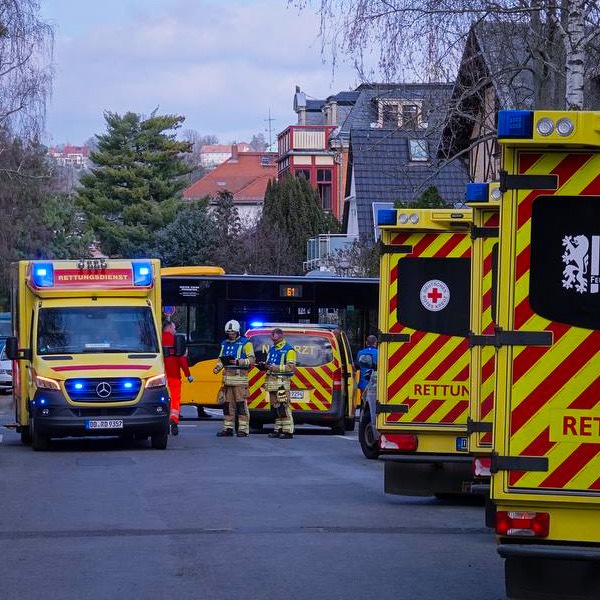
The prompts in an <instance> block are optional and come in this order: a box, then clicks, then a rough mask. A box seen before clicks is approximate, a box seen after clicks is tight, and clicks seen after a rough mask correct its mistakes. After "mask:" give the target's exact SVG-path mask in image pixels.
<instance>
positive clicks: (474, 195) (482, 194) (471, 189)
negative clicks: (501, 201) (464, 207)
mask: <svg viewBox="0 0 600 600" xmlns="http://www.w3.org/2000/svg"><path fill="white" fill-rule="evenodd" d="M489 189H490V186H489V184H488V183H467V191H466V194H465V198H466V201H467V202H487V201H488V198H489Z"/></svg>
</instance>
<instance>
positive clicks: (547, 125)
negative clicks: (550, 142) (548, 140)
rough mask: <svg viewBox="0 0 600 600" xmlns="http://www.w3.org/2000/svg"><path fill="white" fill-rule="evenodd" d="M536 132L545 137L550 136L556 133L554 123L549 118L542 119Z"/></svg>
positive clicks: (537, 125) (536, 127) (537, 124)
mask: <svg viewBox="0 0 600 600" xmlns="http://www.w3.org/2000/svg"><path fill="white" fill-rule="evenodd" d="M535 130H536V131H537V132H538V133H539V134H540V135H543V136H544V137H546V136H548V135H550V134H551V133H552V132H553V131H554V123H553V122H552V119H549V118H548V117H542V118H541V119H540V120H539V121H538V122H537V123H536V124H535Z"/></svg>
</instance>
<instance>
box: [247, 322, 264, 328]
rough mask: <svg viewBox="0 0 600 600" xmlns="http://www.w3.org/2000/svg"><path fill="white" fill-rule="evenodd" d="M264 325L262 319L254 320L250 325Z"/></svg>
mask: <svg viewBox="0 0 600 600" xmlns="http://www.w3.org/2000/svg"><path fill="white" fill-rule="evenodd" d="M262 326H263V322H262V321H252V322H251V323H250V327H262Z"/></svg>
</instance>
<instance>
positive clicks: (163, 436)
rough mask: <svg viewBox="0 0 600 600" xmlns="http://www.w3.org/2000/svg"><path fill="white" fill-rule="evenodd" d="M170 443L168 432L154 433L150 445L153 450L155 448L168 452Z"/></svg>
mask: <svg viewBox="0 0 600 600" xmlns="http://www.w3.org/2000/svg"><path fill="white" fill-rule="evenodd" d="M168 441H169V432H168V430H165V431H162V432H161V433H153V434H152V435H151V436H150V445H151V446H152V448H154V450H166V449H167V443H168Z"/></svg>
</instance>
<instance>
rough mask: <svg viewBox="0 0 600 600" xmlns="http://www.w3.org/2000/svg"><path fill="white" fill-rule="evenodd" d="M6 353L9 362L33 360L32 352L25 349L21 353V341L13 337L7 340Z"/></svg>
mask: <svg viewBox="0 0 600 600" xmlns="http://www.w3.org/2000/svg"><path fill="white" fill-rule="evenodd" d="M4 353H5V354H6V358H8V359H9V360H31V350H30V349H29V348H25V349H23V350H21V351H20V352H19V340H18V339H17V338H16V337H15V336H12V335H11V336H10V337H7V338H6V346H5V348H4Z"/></svg>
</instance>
